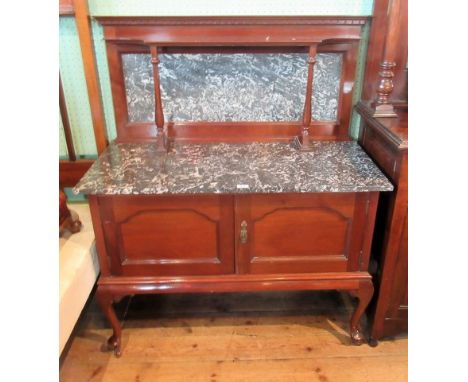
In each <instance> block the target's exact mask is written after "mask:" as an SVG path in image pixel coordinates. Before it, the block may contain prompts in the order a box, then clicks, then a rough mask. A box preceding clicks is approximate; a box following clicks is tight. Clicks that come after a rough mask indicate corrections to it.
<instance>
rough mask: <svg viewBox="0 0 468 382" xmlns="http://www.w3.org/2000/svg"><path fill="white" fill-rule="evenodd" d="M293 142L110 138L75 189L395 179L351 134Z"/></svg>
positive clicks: (284, 188) (237, 187)
mask: <svg viewBox="0 0 468 382" xmlns="http://www.w3.org/2000/svg"><path fill="white" fill-rule="evenodd" d="M311 145H312V147H313V150H312V151H311V152H299V151H297V150H296V149H294V148H293V147H292V145H291V144H289V143H287V142H285V143H282V142H273V143H259V142H253V143H217V144H187V143H185V144H181V143H176V144H175V145H174V148H173V149H172V150H171V151H170V152H169V153H158V152H156V146H155V144H153V143H125V144H114V143H112V144H111V145H110V146H109V147H108V148H107V150H106V151H105V152H104V153H103V154H102V155H101V156H100V157H99V159H98V160H97V161H96V162H95V163H94V164H93V165H92V166H91V168H90V169H89V171H88V172H87V173H86V174H85V176H84V177H83V178H82V179H81V180H80V182H79V183H78V184H77V185H76V187H75V188H74V192H75V193H79V192H81V193H84V194H108V195H118V194H153V195H154V194H156V195H160V194H211V193H215V194H237V193H284V192H369V191H391V190H393V186H392V184H391V183H390V182H389V181H388V179H387V178H386V177H385V176H384V175H383V174H382V172H381V171H380V170H379V169H378V167H377V166H376V165H375V164H374V162H373V161H372V160H371V159H370V158H369V157H368V156H367V154H366V153H365V152H364V151H363V150H362V149H361V147H360V146H359V145H358V144H357V143H356V142H354V141H349V142H333V141H315V142H312V143H311Z"/></svg>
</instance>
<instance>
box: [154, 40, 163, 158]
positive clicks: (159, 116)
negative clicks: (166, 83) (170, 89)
mask: <svg viewBox="0 0 468 382" xmlns="http://www.w3.org/2000/svg"><path fill="white" fill-rule="evenodd" d="M160 62H161V61H160V60H159V56H158V47H157V46H156V45H153V46H151V63H152V64H153V82H154V117H155V118H154V119H155V124H156V127H157V151H167V147H166V141H167V139H166V132H165V131H164V112H163V107H162V99H161V83H160V81H159V63H160Z"/></svg>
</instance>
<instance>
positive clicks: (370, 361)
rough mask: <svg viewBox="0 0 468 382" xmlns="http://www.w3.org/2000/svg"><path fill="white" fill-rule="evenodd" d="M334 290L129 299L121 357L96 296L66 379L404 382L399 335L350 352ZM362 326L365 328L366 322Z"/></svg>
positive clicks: (345, 314) (122, 307)
mask: <svg viewBox="0 0 468 382" xmlns="http://www.w3.org/2000/svg"><path fill="white" fill-rule="evenodd" d="M353 304H354V302H353V301H352V300H351V299H350V298H349V297H348V296H347V295H346V294H344V293H343V294H342V293H338V292H333V291H332V292H287V293H286V292H284V293H283V292H281V293H279V292H278V293H276V292H275V293H273V292H269V293H238V294H235V293H232V294H231V293H223V294H212V295H210V294H191V295H160V296H136V297H133V298H130V297H129V298H126V299H124V300H122V301H121V302H120V303H119V304H118V305H117V312H118V314H119V317H120V319H121V320H122V322H123V326H124V330H123V335H122V351H123V354H122V357H121V358H114V356H113V355H112V354H111V353H104V352H102V351H101V345H102V344H103V343H104V342H105V340H106V338H107V337H108V336H109V335H110V334H111V330H110V327H109V325H108V324H107V322H106V320H105V318H104V317H103V315H102V314H101V313H100V310H99V308H98V307H97V304H96V302H95V301H94V298H93V299H92V300H91V302H90V304H89V306H88V307H87V308H86V311H85V313H84V314H83V316H82V318H81V319H80V321H79V322H78V326H77V328H76V331H75V335H74V336H73V338H72V340H71V342H70V347H69V349H68V352H67V354H66V356H65V357H63V360H62V363H61V368H60V380H61V381H62V382H66V381H79V382H82V381H112V382H119V381H133V382H143V381H158V382H159V381H164V382H165V381H170V382H182V381H184V382H186V381H189V382H197V381H206V382H224V381H242V382H249V381H268V382H270V381H271V382H275V381H278V382H280V381H281V382H284V381H287V382H292V381H308V382H309V381H310V382H312V381H319V382H333V381H343V382H352V381H359V382H365V381H369V382H374V381H378V382H386V381H392V382H399V381H407V358H408V341H407V338H406V336H401V337H399V338H394V339H390V340H387V341H381V342H380V343H379V346H377V347H376V348H371V347H369V346H368V345H362V346H353V345H352V344H351V342H350V340H349V336H348V333H347V330H348V322H349V318H350V312H351V311H352V309H353ZM364 325H365V322H364Z"/></svg>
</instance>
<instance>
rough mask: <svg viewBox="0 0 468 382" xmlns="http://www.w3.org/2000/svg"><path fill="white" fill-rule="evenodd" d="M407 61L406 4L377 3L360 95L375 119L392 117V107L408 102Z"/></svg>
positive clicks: (397, 0)
mask: <svg viewBox="0 0 468 382" xmlns="http://www.w3.org/2000/svg"><path fill="white" fill-rule="evenodd" d="M407 62H408V1H407V0H376V1H375V2H374V12H373V17H372V28H371V34H370V39H369V48H368V52H367V63H366V72H365V78H364V87H363V93H362V99H364V100H375V104H374V106H373V107H374V110H375V113H377V114H376V116H387V117H388V116H391V117H395V116H396V114H395V112H394V110H393V107H392V105H393V104H397V103H401V102H402V101H405V100H407V97H408V85H407V75H408V73H407Z"/></svg>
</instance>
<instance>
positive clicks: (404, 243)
mask: <svg viewBox="0 0 468 382" xmlns="http://www.w3.org/2000/svg"><path fill="white" fill-rule="evenodd" d="M357 110H358V112H359V113H360V114H361V116H362V117H363V120H362V125H361V130H360V135H359V143H360V144H361V145H362V147H363V148H364V149H365V150H366V152H367V153H368V154H369V156H371V157H372V158H373V159H374V161H375V162H376V163H377V164H378V165H379V167H380V168H381V169H382V171H383V172H384V173H385V175H386V176H387V177H388V178H390V179H391V180H392V182H393V184H394V186H395V190H394V191H393V192H391V193H385V194H383V195H382V198H381V200H380V203H379V208H378V214H377V223H376V229H375V236H374V242H373V247H372V257H373V260H374V261H375V262H376V264H377V270H376V274H375V278H374V282H375V285H376V293H375V296H374V299H373V302H372V304H371V305H370V307H369V308H370V309H369V313H370V317H371V322H372V324H371V339H372V341H371V343H373V344H374V345H375V344H376V343H377V342H376V341H377V340H379V339H381V338H382V337H386V336H392V335H396V334H400V333H403V332H406V331H407V330H408V111H407V109H406V108H404V107H401V108H396V113H397V116H398V117H397V118H375V117H373V116H372V115H373V110H372V108H371V107H370V106H369V104H366V103H364V102H360V103H359V104H358V105H357Z"/></svg>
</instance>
